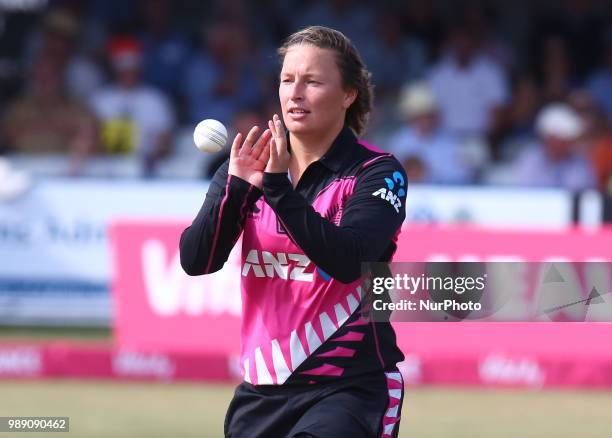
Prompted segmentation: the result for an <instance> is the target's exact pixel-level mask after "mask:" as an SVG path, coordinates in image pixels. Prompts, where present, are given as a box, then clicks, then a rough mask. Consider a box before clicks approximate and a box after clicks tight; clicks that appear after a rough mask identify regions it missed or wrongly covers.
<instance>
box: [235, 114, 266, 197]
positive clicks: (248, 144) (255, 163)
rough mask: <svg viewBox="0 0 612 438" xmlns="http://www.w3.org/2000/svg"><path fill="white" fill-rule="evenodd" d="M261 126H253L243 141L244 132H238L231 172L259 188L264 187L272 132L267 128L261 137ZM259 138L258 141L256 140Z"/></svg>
mask: <svg viewBox="0 0 612 438" xmlns="http://www.w3.org/2000/svg"><path fill="white" fill-rule="evenodd" d="M258 133H259V127H257V126H253V127H252V128H251V130H250V131H249V133H248V134H247V136H246V139H245V140H244V143H242V146H241V144H240V143H241V141H242V134H241V133H238V134H236V137H235V138H234V143H232V149H231V151H230V161H229V170H228V172H229V174H230V175H234V176H237V177H238V178H240V179H243V180H245V181H247V182H248V183H250V184H251V185H254V186H255V187H257V188H259V189H260V190H261V189H262V187H263V183H262V180H263V172H264V169H265V168H266V164H268V159H269V158H270V147H269V142H270V138H271V137H272V134H271V133H270V130H269V129H266V130H265V131H264V132H263V133H262V134H261V136H259V138H257V134H258ZM256 139H257V141H255V140H256Z"/></svg>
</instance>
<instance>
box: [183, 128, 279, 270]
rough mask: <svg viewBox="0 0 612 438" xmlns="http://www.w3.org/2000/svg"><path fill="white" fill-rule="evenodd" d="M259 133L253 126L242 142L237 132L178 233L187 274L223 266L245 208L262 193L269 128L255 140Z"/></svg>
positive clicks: (247, 208) (232, 245) (240, 223)
mask: <svg viewBox="0 0 612 438" xmlns="http://www.w3.org/2000/svg"><path fill="white" fill-rule="evenodd" d="M258 133H259V128H257V127H253V128H252V129H251V131H250V132H249V133H248V135H247V137H246V139H245V141H244V143H243V144H242V146H240V142H241V140H242V135H241V134H240V133H239V134H237V135H236V138H235V139H234V143H233V144H232V148H231V150H230V158H229V160H227V161H226V162H225V163H223V164H222V165H221V167H219V169H218V170H217V172H216V173H215V176H214V177H213V179H212V181H211V183H210V186H209V187H208V193H207V194H206V199H205V200H204V205H202V208H201V209H200V212H199V213H198V215H197V216H196V218H195V219H194V221H193V223H192V224H191V226H190V227H188V228H187V229H185V231H183V234H181V240H180V244H179V247H180V256H181V266H182V267H183V269H184V270H185V272H186V273H187V274H189V275H202V274H210V273H212V272H216V271H218V270H219V269H221V268H222V267H223V264H224V263H225V261H226V260H227V258H228V256H229V253H230V251H231V250H232V248H233V247H234V244H235V243H236V240H238V237H240V233H241V232H242V228H243V227H244V221H245V219H246V214H247V212H248V211H249V209H250V208H251V207H252V206H253V205H254V204H255V202H256V201H257V199H259V197H260V196H261V194H262V192H261V180H262V177H263V170H264V167H265V165H266V162H267V161H268V157H269V148H268V147H266V146H267V143H268V140H269V139H270V131H268V130H266V131H264V132H263V134H262V135H261V136H260V137H259V140H257V142H255V140H256V138H257V134H258Z"/></svg>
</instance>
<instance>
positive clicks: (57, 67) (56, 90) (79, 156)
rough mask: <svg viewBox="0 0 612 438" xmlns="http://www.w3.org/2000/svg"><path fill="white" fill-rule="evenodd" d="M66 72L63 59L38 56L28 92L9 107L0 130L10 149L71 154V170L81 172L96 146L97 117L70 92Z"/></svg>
mask: <svg viewBox="0 0 612 438" xmlns="http://www.w3.org/2000/svg"><path fill="white" fill-rule="evenodd" d="M63 74H64V70H63V64H62V63H61V61H60V60H58V59H56V58H40V59H38V60H37V61H36V62H35V64H34V65H33V67H32V69H31V72H30V77H29V80H28V83H27V85H26V92H25V94H24V95H23V96H21V97H18V98H17V99H16V100H15V101H13V102H12V103H10V104H9V106H8V107H7V108H6V111H5V113H4V116H3V119H2V122H1V124H0V133H1V136H2V143H3V144H4V146H5V148H6V149H7V150H8V151H11V152H15V153H23V154H67V155H69V156H70V166H69V173H70V174H71V175H78V174H79V173H80V172H81V171H82V169H83V165H84V163H85V161H86V158H87V157H88V156H89V155H90V154H92V153H93V152H95V150H96V120H95V117H94V115H93V114H92V112H91V111H89V109H88V108H87V106H86V105H85V104H84V103H82V102H80V101H78V100H75V99H71V98H69V97H68V96H67V94H66V93H65V89H64V87H63V80H62V78H63Z"/></svg>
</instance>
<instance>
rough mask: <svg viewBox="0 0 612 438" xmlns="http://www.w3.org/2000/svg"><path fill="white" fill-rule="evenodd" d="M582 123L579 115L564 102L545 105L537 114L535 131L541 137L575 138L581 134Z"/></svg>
mask: <svg viewBox="0 0 612 438" xmlns="http://www.w3.org/2000/svg"><path fill="white" fill-rule="evenodd" d="M583 130H584V125H583V123H582V120H581V119H580V116H578V114H577V113H576V112H575V111H574V110H573V109H572V107H570V106H569V105H566V104H564V103H552V104H550V105H547V106H545V107H544V108H543V109H542V110H541V111H540V113H539V114H538V116H537V119H536V131H537V133H538V134H539V135H540V136H542V137H557V138H560V139H563V140H575V139H577V138H578V137H580V135H581V134H582V132H583Z"/></svg>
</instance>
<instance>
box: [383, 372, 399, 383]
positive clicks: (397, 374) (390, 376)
mask: <svg viewBox="0 0 612 438" xmlns="http://www.w3.org/2000/svg"><path fill="white" fill-rule="evenodd" d="M385 374H386V375H387V377H388V378H390V379H392V380H397V381H398V382H400V383H401V382H402V375H401V374H400V373H385Z"/></svg>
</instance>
